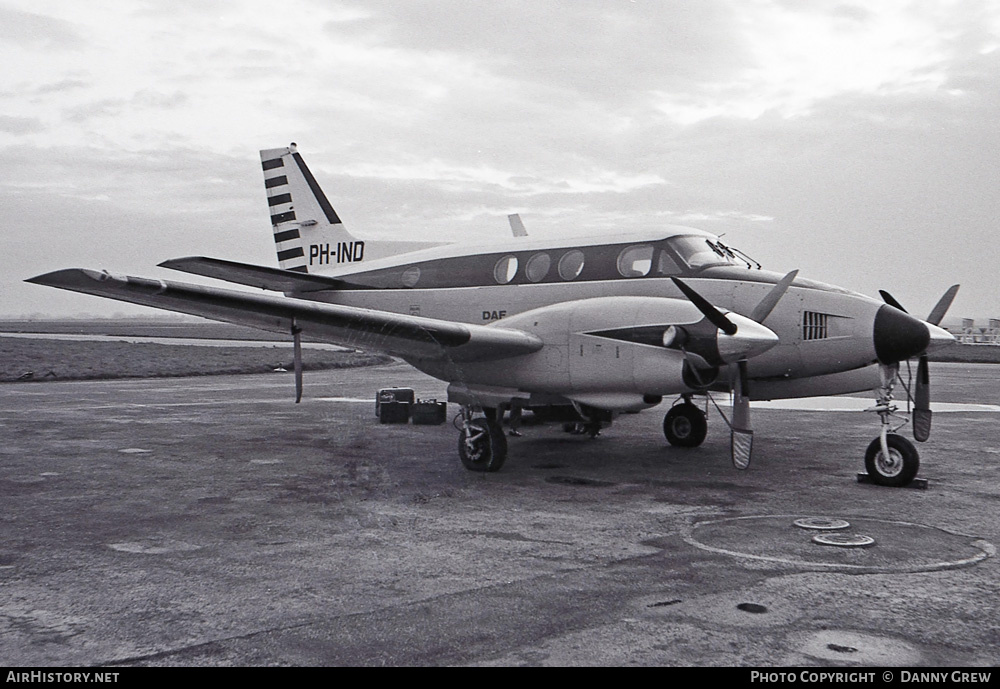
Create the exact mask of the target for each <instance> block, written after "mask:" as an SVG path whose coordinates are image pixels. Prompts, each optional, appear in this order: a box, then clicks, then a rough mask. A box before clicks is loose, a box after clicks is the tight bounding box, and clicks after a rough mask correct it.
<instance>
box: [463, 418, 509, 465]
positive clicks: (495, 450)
mask: <svg viewBox="0 0 1000 689" xmlns="http://www.w3.org/2000/svg"><path fill="white" fill-rule="evenodd" d="M472 415H473V410H472V407H467V406H465V407H462V411H461V414H460V415H459V418H458V419H456V421H460V425H459V436H458V456H459V457H461V459H462V464H463V465H464V466H465V468H466V469H468V470H469V471H499V470H500V467H502V466H503V463H504V460H506V459H507V438H506V436H504V434H503V428H502V427H501V426H500V424H499V423H498V422H497V421H495V420H491V419H489V418H484V417H480V418H475V419H474V418H472Z"/></svg>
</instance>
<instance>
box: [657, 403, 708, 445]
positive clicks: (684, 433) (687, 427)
mask: <svg viewBox="0 0 1000 689" xmlns="http://www.w3.org/2000/svg"><path fill="white" fill-rule="evenodd" d="M663 435H665V436H666V437H667V442H669V443H670V444H671V445H673V446H675V447H698V446H699V445H701V444H702V443H703V442H705V436H706V435H708V421H707V419H706V418H705V412H703V411H702V410H701V409H699V408H698V407H696V406H695V405H693V404H692V403H691V398H690V397H685V398H684V402H682V403H681V404H675V405H674V406H673V407H671V408H670V411H668V412H667V415H666V416H664V417H663Z"/></svg>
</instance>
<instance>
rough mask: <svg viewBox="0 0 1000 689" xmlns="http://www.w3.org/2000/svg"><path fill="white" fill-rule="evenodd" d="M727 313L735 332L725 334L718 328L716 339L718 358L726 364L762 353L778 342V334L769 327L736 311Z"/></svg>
mask: <svg viewBox="0 0 1000 689" xmlns="http://www.w3.org/2000/svg"><path fill="white" fill-rule="evenodd" d="M727 315H728V318H729V320H731V321H733V323H735V324H736V328H737V329H736V333H735V334H734V335H726V334H725V333H723V332H722V331H721V330H720V331H719V332H718V337H717V341H716V342H717V345H716V346H717V347H718V348H719V358H721V359H722V360H723V361H724V362H726V363H727V364H731V363H733V362H734V361H739V360H740V359H750V358H752V357H755V356H757V355H758V354H763V353H764V352H766V351H767V350H769V349H771V347H774V346H775V345H776V344H778V342H779V339H778V336H777V335H776V334H775V333H774V331H772V330H771V329H770V328H767V327H765V326H763V325H761V324H760V323H757V322H756V321H753V320H751V319H749V318H746V317H744V316H741V315H739V314H738V313H729V314H727Z"/></svg>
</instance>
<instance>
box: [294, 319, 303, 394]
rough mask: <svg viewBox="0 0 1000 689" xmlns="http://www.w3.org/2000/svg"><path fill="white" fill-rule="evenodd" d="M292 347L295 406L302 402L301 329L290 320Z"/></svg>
mask: <svg viewBox="0 0 1000 689" xmlns="http://www.w3.org/2000/svg"><path fill="white" fill-rule="evenodd" d="M292 345H293V352H294V356H295V404H298V403H299V402H301V401H302V328H300V327H299V326H298V325H296V323H295V319H294V318H292Z"/></svg>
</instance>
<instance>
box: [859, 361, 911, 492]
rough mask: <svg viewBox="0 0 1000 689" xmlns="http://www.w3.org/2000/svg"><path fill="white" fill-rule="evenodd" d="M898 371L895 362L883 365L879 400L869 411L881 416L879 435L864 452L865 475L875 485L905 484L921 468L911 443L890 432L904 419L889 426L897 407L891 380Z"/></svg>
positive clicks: (899, 485) (895, 485) (897, 485)
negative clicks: (893, 426)
mask: <svg viewBox="0 0 1000 689" xmlns="http://www.w3.org/2000/svg"><path fill="white" fill-rule="evenodd" d="M897 372H898V364H890V365H885V364H883V365H882V366H881V367H880V369H879V373H880V375H881V381H880V385H879V388H878V399H877V400H876V405H875V407H874V409H872V411H874V412H876V413H877V414H878V415H879V418H880V419H881V430H880V433H879V436H878V437H877V438H875V440H873V441H871V443H869V445H868V450H867V451H865V470H866V471H867V472H868V478H869V479H871V482H872V483H874V484H876V485H878V486H891V487H896V488H899V487H902V486H908V485H909V484H910V482H911V481H913V479H914V478H915V477H916V475H917V471H919V469H920V455H919V453H918V452H917V448H915V447H913V443H911V442H910V441H909V440H907V439H906V438H904V437H903V436H901V435H898V434H896V433H893V432H892V431H894V430H898V429H899V428H901V427H902V426H903V425H905V423H906V421H905V420H904V421H903V422H902V423H901V424H899V425H897V426H896V428H892V421H891V420H892V418H893V416H894V415H895V411H896V406H895V405H894V404H893V403H892V388H893V381H894V380H895V378H896V375H897Z"/></svg>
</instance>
